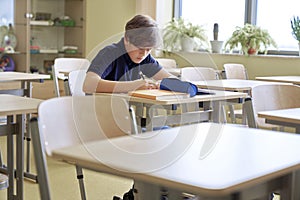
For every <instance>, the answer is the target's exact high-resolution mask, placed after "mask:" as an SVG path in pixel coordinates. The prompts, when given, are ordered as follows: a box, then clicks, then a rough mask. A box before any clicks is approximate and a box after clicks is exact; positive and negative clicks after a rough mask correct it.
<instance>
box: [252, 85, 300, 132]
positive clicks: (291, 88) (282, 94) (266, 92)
mask: <svg viewBox="0 0 300 200" xmlns="http://www.w3.org/2000/svg"><path fill="white" fill-rule="evenodd" d="M299 99H300V87H299V86H296V85H281V84H278V85H277V84H270V85H258V86H255V87H253V88H252V104H253V111H254V116H255V120H256V123H257V126H258V127H260V128H271V129H278V128H281V127H279V126H276V125H272V124H266V123H265V120H264V119H263V118H260V117H258V116H257V113H258V112H260V111H268V110H278V109H286V108H297V107H300V101H299Z"/></svg>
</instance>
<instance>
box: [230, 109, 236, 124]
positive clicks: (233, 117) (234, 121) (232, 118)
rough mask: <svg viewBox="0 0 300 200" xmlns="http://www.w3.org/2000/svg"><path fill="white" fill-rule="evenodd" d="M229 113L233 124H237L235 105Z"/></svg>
mask: <svg viewBox="0 0 300 200" xmlns="http://www.w3.org/2000/svg"><path fill="white" fill-rule="evenodd" d="M229 112H230V118H231V122H232V123H234V124H235V123H236V119H235V113H234V107H233V105H229Z"/></svg>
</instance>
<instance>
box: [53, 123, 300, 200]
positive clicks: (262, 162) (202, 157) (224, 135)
mask: <svg viewBox="0 0 300 200" xmlns="http://www.w3.org/2000/svg"><path fill="white" fill-rule="evenodd" d="M285 147H288V148H285ZM282 149H284V151H283V150H282ZM299 151H300V137H299V135H295V134H289V133H280V132H278V133H276V134H274V132H272V131H267V130H262V129H250V128H242V127H236V126H233V125H228V124H227V125H224V124H213V123H200V124H194V125H187V126H181V127H176V128H171V129H166V130H161V131H153V132H149V133H144V134H140V135H135V136H125V137H120V138H115V139H111V140H109V141H103V140H102V141H93V142H90V143H86V144H83V145H78V146H73V147H68V148H64V149H59V150H56V151H54V152H53V156H54V157H55V158H58V159H64V160H67V161H71V162H75V163H77V164H79V165H81V166H83V167H87V168H91V169H94V170H97V171H101V172H106V173H111V174H115V175H119V176H124V177H129V178H133V179H135V180H140V181H146V182H151V183H154V184H162V185H165V186H166V187H175V188H177V189H178V188H180V189H182V190H183V191H187V192H193V193H198V194H203V195H227V194H230V193H231V192H233V191H236V190H239V189H243V188H246V187H250V186H253V185H257V184H259V183H262V182H264V181H267V180H270V179H272V178H275V177H279V176H281V175H283V174H286V173H290V172H291V171H292V170H295V169H299V168H300V157H299ZM108 166H110V167H108ZM137 172H138V173H137Z"/></svg>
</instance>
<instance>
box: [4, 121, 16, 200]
mask: <svg viewBox="0 0 300 200" xmlns="http://www.w3.org/2000/svg"><path fill="white" fill-rule="evenodd" d="M13 121H14V119H13V116H7V122H6V123H7V126H9V124H12V123H13ZM14 155H15V152H14V138H13V133H8V134H7V171H8V178H9V179H8V184H9V187H8V191H7V199H13V198H14V178H15V177H14Z"/></svg>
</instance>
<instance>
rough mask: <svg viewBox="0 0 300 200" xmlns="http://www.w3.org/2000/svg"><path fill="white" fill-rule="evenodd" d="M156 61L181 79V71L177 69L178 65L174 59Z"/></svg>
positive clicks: (157, 59)
mask: <svg viewBox="0 0 300 200" xmlns="http://www.w3.org/2000/svg"><path fill="white" fill-rule="evenodd" d="M156 61H157V62H158V63H159V64H160V65H161V66H163V68H164V69H165V70H166V71H168V72H169V73H170V74H172V75H174V76H176V77H180V76H181V70H180V68H177V63H176V61H175V60H174V59H171V58H156Z"/></svg>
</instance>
